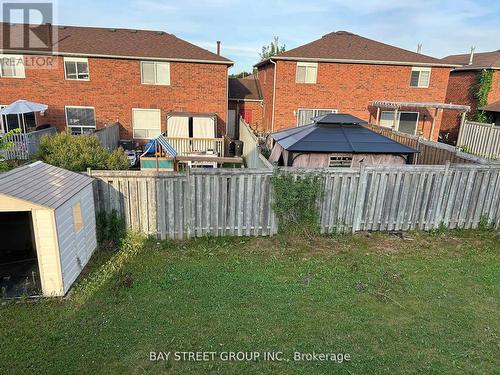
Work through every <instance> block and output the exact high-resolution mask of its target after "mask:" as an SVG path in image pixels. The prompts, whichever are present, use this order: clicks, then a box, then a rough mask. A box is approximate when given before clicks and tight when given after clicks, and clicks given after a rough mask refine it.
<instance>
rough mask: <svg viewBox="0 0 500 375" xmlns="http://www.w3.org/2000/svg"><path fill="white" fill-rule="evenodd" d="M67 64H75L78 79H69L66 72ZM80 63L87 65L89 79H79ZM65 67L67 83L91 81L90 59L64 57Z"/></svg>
mask: <svg viewBox="0 0 500 375" xmlns="http://www.w3.org/2000/svg"><path fill="white" fill-rule="evenodd" d="M66 62H74V63H75V68H76V78H68V75H67V72H66ZM79 62H84V63H87V75H88V78H78V64H77V63H79ZM63 66H64V79H65V80H66V81H90V64H89V59H88V58H86V57H64V58H63Z"/></svg>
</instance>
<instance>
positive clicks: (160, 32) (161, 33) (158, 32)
mask: <svg viewBox="0 0 500 375" xmlns="http://www.w3.org/2000/svg"><path fill="white" fill-rule="evenodd" d="M156 33H157V34H158V35H163V34H165V33H164V32H163V31H157V32H156Z"/></svg>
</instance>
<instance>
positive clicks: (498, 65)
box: [441, 50, 500, 142]
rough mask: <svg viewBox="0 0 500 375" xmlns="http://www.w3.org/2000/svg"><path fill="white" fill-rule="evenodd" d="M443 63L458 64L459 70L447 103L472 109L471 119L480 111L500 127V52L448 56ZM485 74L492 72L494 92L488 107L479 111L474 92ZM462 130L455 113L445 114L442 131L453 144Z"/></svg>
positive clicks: (455, 71)
mask: <svg viewBox="0 0 500 375" xmlns="http://www.w3.org/2000/svg"><path fill="white" fill-rule="evenodd" d="M442 61H444V62H447V63H452V64H457V65H459V67H457V68H455V69H453V70H452V71H451V73H450V79H449V83H448V90H447V92H446V102H447V103H454V104H465V105H469V106H470V107H471V117H473V116H474V113H475V112H476V111H477V110H478V109H483V110H485V111H487V112H489V113H490V114H491V117H492V120H493V121H494V122H496V123H497V124H500V73H499V70H500V50H499V51H494V52H483V53H466V54H462V55H452V56H447V57H445V58H444V59H442ZM483 70H491V71H493V80H492V85H491V90H490V92H489V93H488V102H487V106H486V107H484V108H478V103H477V99H476V98H475V96H474V91H475V89H476V88H477V86H478V80H479V77H480V75H481V72H482V71H483ZM459 128H460V118H459V117H458V116H457V114H456V113H454V112H450V111H445V112H444V114H443V121H442V125H441V129H442V131H443V132H446V133H449V137H450V140H451V141H452V142H453V141H456V139H457V136H458V131H459Z"/></svg>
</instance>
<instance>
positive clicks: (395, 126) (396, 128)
mask: <svg viewBox="0 0 500 375" xmlns="http://www.w3.org/2000/svg"><path fill="white" fill-rule="evenodd" d="M382 113H390V114H392V118H393V119H394V111H381V112H380V118H382ZM401 113H416V114H417V121H416V123H417V126H415V132H414V133H413V135H417V132H418V123H419V121H420V112H417V111H398V118H397V119H396V124H395V125H394V126H393V128H394V130H396V131H399V120H400V119H401ZM393 122H394V120H393ZM382 127H384V128H387V127H386V126H382ZM387 129H390V128H387Z"/></svg>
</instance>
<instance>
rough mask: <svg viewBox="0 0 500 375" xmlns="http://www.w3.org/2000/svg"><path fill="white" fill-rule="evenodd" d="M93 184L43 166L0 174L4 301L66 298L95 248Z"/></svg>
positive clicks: (82, 177)
mask: <svg viewBox="0 0 500 375" xmlns="http://www.w3.org/2000/svg"><path fill="white" fill-rule="evenodd" d="M92 181H93V179H92V178H90V177H88V176H85V175H83V174H80V173H75V172H70V171H67V170H65V169H62V168H58V167H54V166H52V165H49V164H45V163H43V162H35V163H31V164H28V165H25V166H22V167H20V168H16V169H14V170H12V171H9V172H6V173H3V174H0V236H1V237H0V238H2V241H0V283H1V287H2V294H3V295H4V296H7V297H15V296H19V295H43V296H47V297H49V296H63V295H65V294H66V293H67V292H68V290H69V288H70V287H71V285H72V284H73V283H74V281H75V280H76V279H77V277H78V275H80V273H81V271H82V270H83V268H84V267H85V265H86V264H87V262H88V261H89V259H90V257H91V256H92V253H93V252H94V250H95V249H96V247H97V240H96V223H95V212H94V196H93V190H92Z"/></svg>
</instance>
